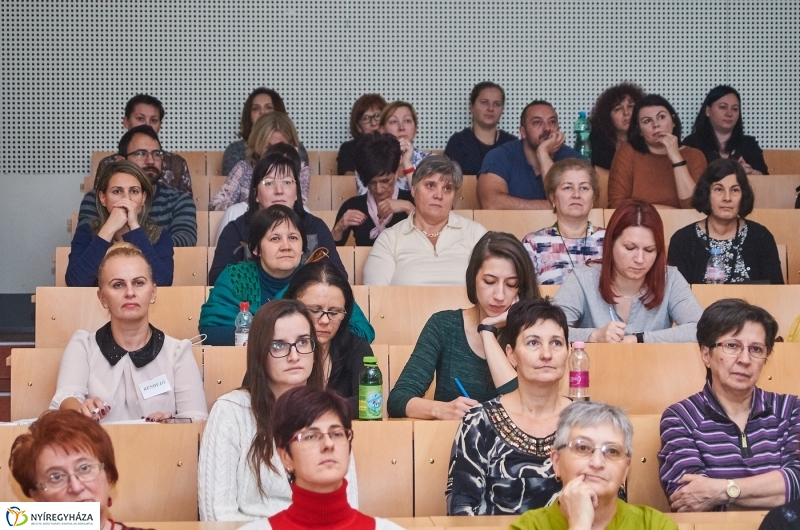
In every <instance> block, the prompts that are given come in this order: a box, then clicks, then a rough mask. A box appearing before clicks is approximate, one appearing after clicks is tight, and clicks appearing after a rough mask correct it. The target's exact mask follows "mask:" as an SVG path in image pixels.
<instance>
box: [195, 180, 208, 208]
mask: <svg viewBox="0 0 800 530" xmlns="http://www.w3.org/2000/svg"><path fill="white" fill-rule="evenodd" d="M210 178H211V177H209V176H208V175H192V199H194V207H195V208H196V209H197V211H203V210H208V200H209V190H210V189H211V188H210V186H211V183H210Z"/></svg>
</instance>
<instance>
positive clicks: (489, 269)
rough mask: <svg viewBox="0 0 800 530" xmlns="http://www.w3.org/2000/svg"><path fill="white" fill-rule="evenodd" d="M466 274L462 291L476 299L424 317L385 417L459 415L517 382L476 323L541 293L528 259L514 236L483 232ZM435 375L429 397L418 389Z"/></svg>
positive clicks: (500, 318)
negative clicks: (460, 387)
mask: <svg viewBox="0 0 800 530" xmlns="http://www.w3.org/2000/svg"><path fill="white" fill-rule="evenodd" d="M465 276H466V284H467V298H469V301H470V302H472V303H473V304H475V305H473V306H472V307H470V308H468V309H463V310H462V309H456V310H449V311H440V312H438V313H434V314H433V315H432V316H431V318H430V319H428V322H427V323H426V324H425V327H424V328H423V329H422V333H420V336H419V339H417V344H416V345H415V346H414V351H413V352H412V353H411V357H410V358H409V359H408V362H407V363H406V365H405V366H404V367H403V371H402V373H401V374H400V377H399V378H398V379H397V382H396V383H395V385H394V387H393V388H392V392H391V393H390V394H389V399H388V401H387V405H386V406H387V410H388V412H389V416H392V417H394V418H401V417H406V416H407V417H409V418H420V419H461V418H462V417H463V416H464V413H466V412H467V411H468V410H469V409H470V408H472V407H474V406H475V405H477V404H478V403H480V402H483V401H488V400H490V399H494V398H496V397H497V396H498V395H501V394H507V393H508V392H511V391H512V390H514V389H515V388H516V387H517V382H516V377H517V374H516V372H515V371H514V369H513V368H512V367H511V365H510V364H509V363H508V360H507V359H506V358H505V355H504V354H503V352H502V351H500V353H499V354H497V350H496V349H495V348H493V346H494V341H495V339H493V338H491V337H489V336H486V335H487V333H488V332H484V333H481V332H480V331H479V330H478V328H480V329H488V330H492V329H494V328H495V327H503V325H504V323H505V320H506V312H507V311H508V308H509V307H511V304H513V303H514V302H515V301H516V300H518V299H519V300H528V299H534V298H539V288H538V286H537V284H536V274H535V273H534V272H533V267H532V266H531V261H530V259H528V256H527V254H526V252H525V249H524V248H523V247H522V244H521V243H520V242H519V241H518V240H517V238H515V237H514V236H513V235H511V234H505V233H503V232H488V233H487V234H486V235H484V236H483V237H482V238H481V239H480V241H478V244H477V245H475V249H474V250H473V251H472V256H471V257H470V260H469V266H468V267H467V272H466V274H465ZM487 342H488V343H489V345H490V347H489V348H487V347H486V344H487ZM434 376H435V377H436V393H435V394H434V397H433V401H431V400H428V399H425V398H424V397H423V396H424V395H425V392H427V391H428V387H430V385H431V381H433V378H434ZM456 379H458V380H459V382H460V383H461V384H462V385H463V387H464V389H465V390H466V393H467V394H468V396H465V395H464V394H463V392H461V390H460V389H459V387H458V384H457V383H456V382H455V381H456Z"/></svg>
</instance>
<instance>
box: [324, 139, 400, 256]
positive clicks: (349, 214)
mask: <svg viewBox="0 0 800 530" xmlns="http://www.w3.org/2000/svg"><path fill="white" fill-rule="evenodd" d="M355 155H356V157H355V160H356V169H358V179H359V180H360V181H361V183H362V184H364V186H366V188H367V194H366V195H356V196H355V197H351V198H349V199H347V200H346V201H344V204H342V206H341V207H340V208H339V212H338V213H337V214H336V223H335V224H334V225H333V230H331V234H332V235H333V238H334V239H335V240H336V244H337V245H344V244H346V243H347V239H348V238H349V237H350V233H351V232H352V233H353V234H354V236H355V240H356V245H358V246H359V247H371V246H372V245H373V244H374V243H375V239H376V238H377V237H378V236H379V235H380V234H381V232H383V231H384V230H386V229H387V228H389V227H390V226H394V225H396V224H397V223H399V222H400V221H403V220H404V219H406V218H407V217H408V214H410V213H411V212H412V211H414V198H413V197H412V196H411V193H410V192H408V191H406V190H401V189H399V188H398V187H397V186H395V183H396V181H397V175H396V174H395V173H396V169H397V165H398V164H399V163H400V142H398V141H397V138H395V137H394V136H392V135H391V134H385V133H384V134H380V133H371V134H365V135H363V136H362V137H361V138H360V139H359V140H358V143H357V144H356V148H355Z"/></svg>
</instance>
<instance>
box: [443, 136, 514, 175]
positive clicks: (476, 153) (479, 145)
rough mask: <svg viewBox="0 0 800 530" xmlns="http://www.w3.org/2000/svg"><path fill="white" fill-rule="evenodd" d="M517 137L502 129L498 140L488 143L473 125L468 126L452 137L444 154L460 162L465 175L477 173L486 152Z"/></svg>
mask: <svg viewBox="0 0 800 530" xmlns="http://www.w3.org/2000/svg"><path fill="white" fill-rule="evenodd" d="M516 139H517V137H516V136H514V135H513V134H508V133H507V132H505V131H500V132H499V133H498V135H497V141H496V142H495V143H494V144H492V145H486V144H485V143H483V142H481V141H480V140H478V137H477V136H475V132H474V131H473V130H472V127H467V128H466V129H464V130H463V131H459V132H457V133H455V134H454V135H453V136H451V137H450V139H449V140H448V141H447V147H445V148H444V154H445V155H447V156H448V157H450V159H451V160H455V161H456V162H458V164H459V165H460V166H461V171H462V172H463V173H464V174H465V175H477V174H478V173H480V171H481V164H483V159H484V158H486V153H488V152H489V151H491V150H492V149H494V148H496V147H500V146H501V145H503V144H506V143H508V142H513V141H514V140H516Z"/></svg>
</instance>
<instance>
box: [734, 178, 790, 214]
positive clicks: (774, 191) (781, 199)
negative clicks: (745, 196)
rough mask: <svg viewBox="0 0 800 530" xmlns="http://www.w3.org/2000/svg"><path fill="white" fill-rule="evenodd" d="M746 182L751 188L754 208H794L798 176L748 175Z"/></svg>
mask: <svg viewBox="0 0 800 530" xmlns="http://www.w3.org/2000/svg"><path fill="white" fill-rule="evenodd" d="M747 180H749V181H750V187H751V188H753V195H755V207H756V208H758V209H761V208H783V209H792V208H794V202H795V199H796V198H797V191H795V190H796V189H797V187H798V186H800V175H748V177H747Z"/></svg>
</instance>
